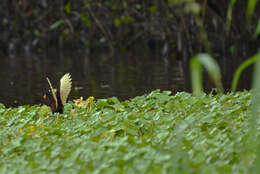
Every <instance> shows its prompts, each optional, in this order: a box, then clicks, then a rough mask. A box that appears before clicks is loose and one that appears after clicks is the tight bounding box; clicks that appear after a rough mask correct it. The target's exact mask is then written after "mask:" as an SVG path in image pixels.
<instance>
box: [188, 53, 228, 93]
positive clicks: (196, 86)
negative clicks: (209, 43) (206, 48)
mask: <svg viewBox="0 0 260 174" xmlns="http://www.w3.org/2000/svg"><path fill="white" fill-rule="evenodd" d="M201 65H203V66H204V67H205V69H206V70H207V72H208V73H209V75H210V77H211V79H212V80H213V81H214V83H215V85H216V86H217V89H218V91H219V92H223V87H222V82H221V73H220V69H219V66H218V64H217V62H216V61H215V60H214V59H213V58H212V57H211V56H210V55H208V54H198V55H197V56H194V57H193V58H192V59H191V61H190V71H191V80H192V90H193V92H194V93H200V92H202V91H203V87H202V86H203V85H202V67H201Z"/></svg>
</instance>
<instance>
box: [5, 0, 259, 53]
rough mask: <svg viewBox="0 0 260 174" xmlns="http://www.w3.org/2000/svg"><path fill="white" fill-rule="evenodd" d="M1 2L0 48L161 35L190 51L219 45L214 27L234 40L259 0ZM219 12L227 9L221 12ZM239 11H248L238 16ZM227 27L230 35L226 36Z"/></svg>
mask: <svg viewBox="0 0 260 174" xmlns="http://www.w3.org/2000/svg"><path fill="white" fill-rule="evenodd" d="M1 2H2V3H1V6H0V16H1V18H0V28H1V31H2V32H1V34H0V43H1V45H2V46H1V47H0V49H1V50H3V51H4V52H8V51H9V52H11V53H12V52H15V51H17V50H27V51H28V50H29V51H32V50H37V51H40V50H43V49H46V48H49V47H51V46H55V47H56V46H59V48H62V47H65V46H66V45H70V46H71V47H72V49H74V46H75V48H84V49H85V48H88V49H90V50H91V49H92V48H97V50H100V49H98V48H103V47H104V48H110V49H111V51H113V50H114V49H117V50H120V49H121V50H125V49H126V48H129V47H135V46H136V45H139V44H140V45H139V46H141V48H143V47H144V46H147V45H148V44H152V45H153V43H154V42H155V43H161V42H162V41H163V42H167V43H171V44H170V45H171V48H176V47H178V51H183V50H182V49H184V48H186V47H189V49H188V50H190V51H192V53H191V54H194V53H195V52H201V51H202V48H203V47H205V49H206V51H210V48H209V45H211V47H213V50H214V48H215V47H216V48H217V47H218V46H219V44H218V40H219V39H216V40H215V39H213V40H211V38H212V37H214V33H218V35H221V37H225V38H226V39H227V40H226V41H227V42H230V40H231V41H232V42H233V41H234V43H236V42H237V41H236V39H235V38H239V37H240V35H242V34H243V33H247V32H248V31H249V32H251V29H250V30H249V29H248V28H256V26H255V21H256V20H258V17H257V13H258V11H259V10H257V8H256V7H257V0H250V1H248V3H247V4H244V2H240V1H236V0H230V1H226V0H222V2H219V1H216V2H215V1H201V2H200V3H199V2H197V1H195V0H168V1H142V2H140V1H137V0H122V1H109V0H105V1H104V0H96V1H92V0H78V1H68V0H66V1H65V0H53V1H47V0H38V1H34V0H23V1H14V2H10V1H9V0H3V1H1ZM228 4H229V8H228V9H227V10H226V11H225V8H226V6H228ZM223 9H224V10H223ZM222 12H224V13H227V14H225V15H222ZM241 12H242V13H246V14H247V15H244V16H241V15H240V14H241ZM237 13H238V15H236V14H237ZM226 16H227V17H226ZM236 16H238V19H236ZM241 18H243V19H241ZM225 19H226V25H225ZM231 19H232V20H231ZM246 20H248V21H251V24H252V26H248V28H243V27H241V21H242V22H243V23H244V21H246ZM242 25H243V24H242ZM205 26H206V27H205ZM240 28H241V30H240ZM226 29H228V30H229V33H230V37H227V36H226V34H225V33H226ZM257 31H258V30H257ZM257 33H259V32H256V34H257ZM250 35H251V33H250ZM231 36H232V39H231ZM233 36H234V37H233ZM221 37H219V38H221ZM208 38H209V39H208ZM250 39H251V38H250V37H249V40H250ZM255 39H256V38H254V39H253V40H255ZM235 41H236V42H235ZM211 42H212V43H213V44H212V43H211ZM159 45H162V44H159ZM190 45H193V46H192V47H191V46H190ZM184 51H185V50H184Z"/></svg>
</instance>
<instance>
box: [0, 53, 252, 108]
mask: <svg viewBox="0 0 260 174" xmlns="http://www.w3.org/2000/svg"><path fill="white" fill-rule="evenodd" d="M242 61H243V59H242V58H241V59H239V60H238V59H234V58H233V59H228V58H226V59H221V60H219V61H218V62H219V64H220V66H221V70H222V73H223V80H222V81H223V83H224V87H225V89H226V90H227V91H228V90H229V89H230V87H231V81H232V77H233V73H234V71H235V69H236V68H237V66H238V65H239V64H240V63H241V62H242ZM66 72H70V73H71V75H72V78H73V90H72V93H71V95H70V100H71V99H74V98H79V97H80V96H83V97H84V98H87V97H88V96H94V97H95V98H107V97H112V96H117V97H118V98H119V99H120V100H125V99H129V98H132V97H134V96H137V95H143V94H145V93H148V92H150V91H152V90H154V89H161V90H171V91H172V92H173V93H176V92H178V91H190V80H189V65H188V64H187V62H184V61H182V59H176V58H162V56H157V55H146V56H137V55H132V54H131V53H128V54H126V55H119V56H114V57H110V58H108V57H107V56H106V55H99V56H91V57H87V56H85V55H82V54H79V53H77V54H75V53H71V52H70V53H64V52H63V53H56V52H54V51H52V53H48V54H46V55H27V56H26V55H23V56H2V57H1V59H0V103H3V104H5V105H6V106H18V105H24V104H39V103H43V100H42V95H43V93H44V91H45V90H46V89H47V88H48V84H47V81H46V77H47V76H48V77H49V78H50V80H51V81H52V83H53V85H54V86H56V87H58V86H59V78H60V77H61V76H62V75H63V74H64V73H66ZM205 74H206V73H205ZM251 76H252V68H250V69H249V70H247V71H246V72H244V73H243V76H242V77H241V79H240V81H239V89H240V90H242V89H249V88H250V87H251ZM204 85H205V90H206V91H210V90H211V88H212V87H214V86H213V84H212V82H211V80H210V79H209V78H208V77H207V76H205V77H204Z"/></svg>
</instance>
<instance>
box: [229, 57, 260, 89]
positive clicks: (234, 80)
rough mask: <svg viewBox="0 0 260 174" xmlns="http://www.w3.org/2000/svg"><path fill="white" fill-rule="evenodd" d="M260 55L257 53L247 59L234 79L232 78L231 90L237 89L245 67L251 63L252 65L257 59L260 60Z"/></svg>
mask: <svg viewBox="0 0 260 174" xmlns="http://www.w3.org/2000/svg"><path fill="white" fill-rule="evenodd" d="M259 58H260V55H259V54H256V55H254V56H253V57H251V58H249V59H247V60H245V61H244V62H243V63H242V64H241V65H240V66H239V67H238V68H237V70H236V72H235V74H234V77H233V80H232V87H231V90H232V91H233V92H235V91H236V89H237V85H238V80H239V78H240V75H241V73H242V72H243V71H244V69H246V68H247V67H249V66H250V65H252V64H253V63H255V62H256V61H257V60H259Z"/></svg>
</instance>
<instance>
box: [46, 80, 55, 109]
mask: <svg viewBox="0 0 260 174" xmlns="http://www.w3.org/2000/svg"><path fill="white" fill-rule="evenodd" d="M46 79H47V81H48V83H49V86H50V88H51V93H52V96H53V98H54V100H55V104H56V107H58V100H57V96H56V93H55V90H54V89H53V87H52V85H51V82H50V80H49V78H48V77H46Z"/></svg>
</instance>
